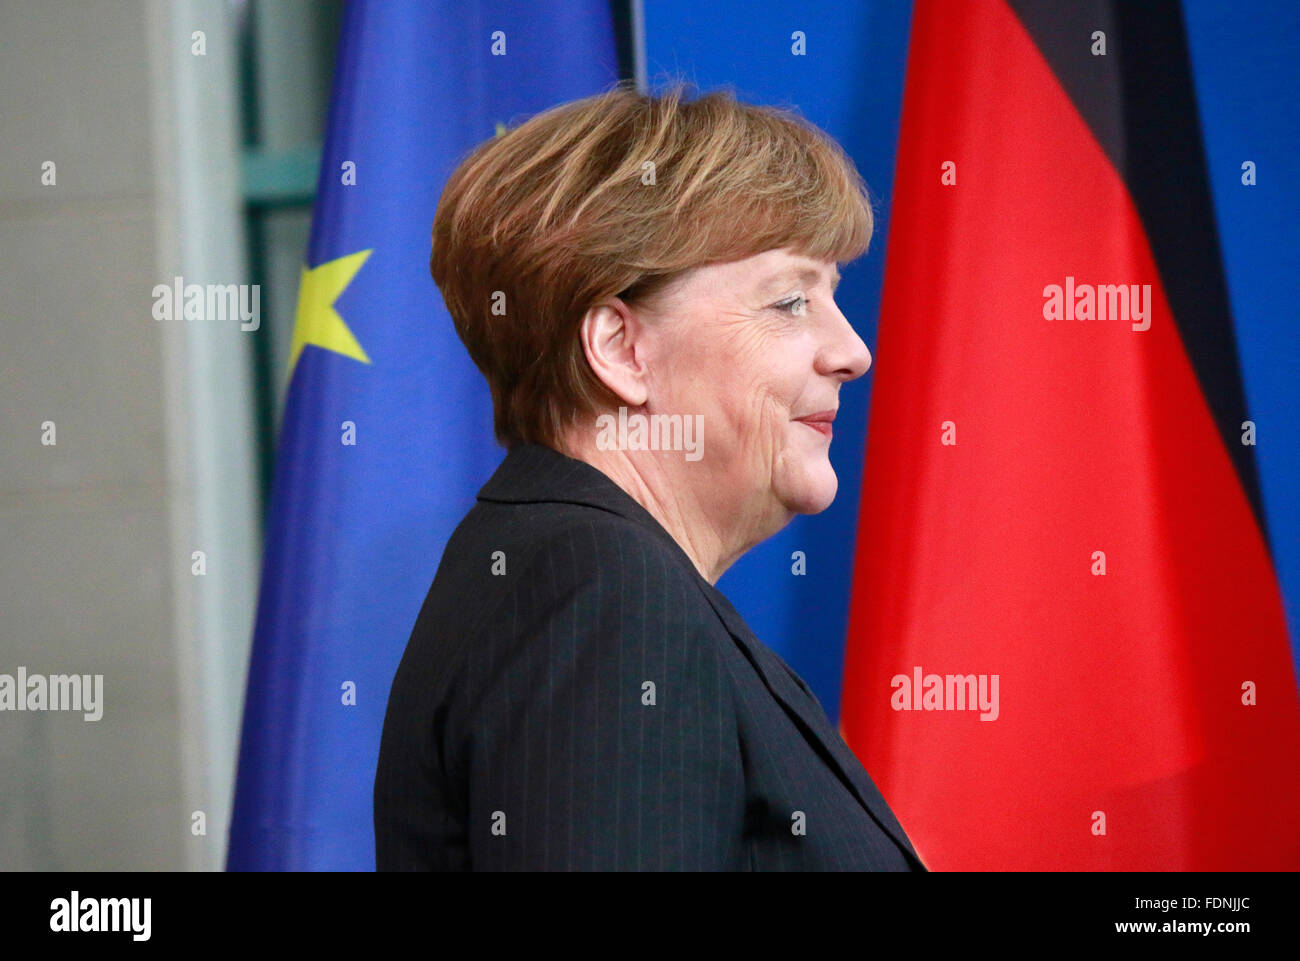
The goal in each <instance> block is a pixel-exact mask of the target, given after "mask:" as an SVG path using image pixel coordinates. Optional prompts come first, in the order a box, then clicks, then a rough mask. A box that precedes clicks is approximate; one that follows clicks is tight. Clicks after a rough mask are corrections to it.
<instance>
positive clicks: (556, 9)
mask: <svg viewBox="0 0 1300 961" xmlns="http://www.w3.org/2000/svg"><path fill="white" fill-rule="evenodd" d="M617 79H618V67H617V56H616V52H615V38H614V26H613V22H612V16H611V12H610V6H609V4H608V3H607V2H606V0H567V2H565V3H562V4H561V3H556V4H537V3H531V2H524V0H519V2H514V3H510V2H491V0H479V2H472V0H471V2H466V0H374V2H366V0H354V2H352V3H349V4H348V6H347V10H346V13H345V15H344V22H343V29H342V35H341V38H340V42H339V53H338V63H337V66H336V70H335V77H334V91H333V100H332V105H331V111H330V118H329V131H328V136H327V139H326V144H325V151H324V156H323V158H322V165H321V173H320V184H319V191H318V195H317V200H316V209H315V216H314V220H313V224H312V235H311V247H310V250H309V252H308V258H307V266H306V267H305V268H304V269H303V272H302V283H301V288H300V292H299V295H298V311H297V318H296V321H295V325H294V333H293V346H292V350H291V358H290V371H289V378H290V380H289V390H288V396H287V400H286V406H285V411H284V417H283V421H282V427H281V432H280V441H279V450H278V453H277V462H276V474H275V483H274V486H273V490H272V495H271V505H270V514H269V520H268V530H267V539H266V553H265V563H264V567H263V570H262V583H261V594H260V598H259V603H258V612H257V624H256V627H255V631H254V636H253V655H252V661H251V664H250V668H249V677H248V695H247V700H246V703H245V708H244V723H243V736H242V739H241V745H240V755H239V771H238V777H237V782H236V790H235V804H234V812H233V816H232V821H231V826H230V851H229V860H228V865H227V866H228V868H229V869H230V870H373V869H374V863H375V860H374V831H373V822H372V812H371V792H372V789H373V784H374V773H375V764H376V760H377V757H378V752H379V738H380V732H381V729H382V726H383V717H384V708H385V706H386V702H387V699H388V690H389V685H390V684H391V682H392V678H393V675H394V673H395V672H396V670H397V664H398V661H399V660H400V659H401V655H402V651H403V650H404V648H405V645H406V641H407V638H408V636H409V634H410V631H411V627H412V625H413V624H414V623H415V618H416V615H417V614H418V613H419V609H420V605H421V603H422V602H423V600H424V596H425V594H426V592H427V591H428V588H429V585H430V583H431V582H432V580H433V575H434V571H435V570H436V569H437V566H438V561H439V559H440V557H441V556H442V550H443V547H444V545H445V544H446V542H447V538H448V537H449V536H450V534H451V531H452V529H453V528H454V526H455V525H456V523H457V522H458V521H459V520H460V518H461V517H462V516H463V515H464V514H465V513H466V511H468V510H469V508H470V506H471V505H472V503H473V500H474V494H475V492H476V491H477V489H478V487H479V486H481V484H482V483H483V482H484V481H485V480H486V479H487V478H488V476H490V474H491V473H492V470H493V469H494V468H495V466H496V465H497V463H498V462H499V461H500V459H501V456H502V452H501V450H500V449H499V448H498V447H497V446H496V444H495V441H494V440H493V436H492V413H491V403H490V400H489V397H488V393H487V388H486V385H485V384H484V382H483V379H482V377H481V375H480V374H479V373H478V371H477V370H476V369H475V368H474V366H473V364H472V362H471V361H470V359H469V357H468V355H467V354H466V352H465V349H464V347H463V346H462V345H461V343H460V341H459V340H458V339H457V338H456V335H455V331H454V330H453V327H452V324H451V320H450V318H449V317H448V316H447V313H446V311H445V309H444V308H443V305H442V301H441V298H440V297H439V295H438V291H437V288H435V287H434V285H433V281H432V280H431V279H430V276H429V269H428V264H429V252H430V232H431V227H432V224H433V215H434V210H435V209H436V207H437V202H438V197H439V195H440V193H441V190H442V186H443V184H444V183H445V181H446V180H447V177H448V176H449V175H450V173H451V172H452V170H453V169H454V168H455V166H456V164H457V162H458V161H459V160H460V159H461V158H462V157H463V156H464V155H465V154H466V153H467V152H468V151H469V150H470V149H472V148H473V147H474V146H475V145H477V144H478V143H479V142H481V141H483V140H486V139H487V138H489V137H491V136H493V135H495V133H497V132H498V131H499V130H500V129H502V128H503V127H504V126H505V125H513V123H514V122H517V121H520V120H522V119H525V118H526V117H527V116H529V115H531V114H534V113H537V112H539V111H541V110H544V109H546V108H548V107H551V106H553V105H555V104H557V103H561V102H563V101H566V100H573V99H576V98H578V97H584V96H587V95H589V94H593V93H597V92H599V91H601V90H604V89H607V88H608V87H609V86H611V85H612V84H613V83H614V82H615V81H616V80H617ZM465 602H466V603H467V604H472V603H474V599H473V598H466V599H465Z"/></svg>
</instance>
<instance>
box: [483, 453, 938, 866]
mask: <svg viewBox="0 0 1300 961" xmlns="http://www.w3.org/2000/svg"><path fill="white" fill-rule="evenodd" d="M478 499H479V500H483V501H494V502H498V503H507V504H538V503H558V504H582V505H585V506H587V507H594V508H597V509H598V510H603V511H608V512H609V513H611V514H617V515H618V516H620V517H624V518H627V519H628V520H630V521H633V522H635V523H637V524H640V525H641V526H642V527H644V528H646V529H647V530H648V531H649V532H650V533H651V534H653V535H654V536H655V537H657V538H658V539H659V540H661V541H662V542H664V544H665V545H666V546H667V547H668V549H669V550H670V551H671V552H672V553H673V554H674V555H675V556H676V557H677V558H678V559H679V560H680V562H681V563H682V564H683V565H685V566H686V568H687V569H688V570H689V572H690V574H691V576H692V578H693V579H694V581H695V583H696V585H697V586H698V587H699V589H700V591H701V592H702V593H703V594H704V597H705V599H706V600H707V601H708V602H709V604H710V606H711V607H712V608H713V609H714V611H715V612H717V615H718V617H719V618H720V619H721V620H722V623H723V624H724V625H725V626H726V628H727V631H728V633H730V634H731V636H732V638H733V639H734V640H735V641H736V643H737V645H738V646H739V647H740V648H741V651H742V652H743V653H744V655H745V657H746V658H747V659H748V660H749V661H750V663H751V664H753V666H754V669H755V670H756V671H757V672H758V674H759V676H760V677H761V678H762V679H763V682H764V683H765V684H766V685H767V688H768V690H769V691H770V692H771V693H772V696H773V697H775V698H776V700H777V702H778V703H780V704H781V706H782V707H783V708H784V709H785V711H786V713H787V714H789V715H791V717H793V718H794V719H795V721H796V723H797V724H798V726H799V727H800V729H801V730H802V732H803V734H804V736H805V737H806V738H807V739H808V740H809V741H810V743H812V744H813V745H814V747H815V748H816V749H817V751H818V753H819V754H821V756H822V757H823V758H824V759H825V760H826V761H827V763H829V764H830V766H831V768H832V769H833V770H834V771H835V772H836V774H837V775H838V776H839V777H840V779H841V780H842V781H844V783H845V784H846V785H847V786H848V787H849V789H850V790H851V791H852V792H853V795H854V796H855V797H856V798H857V799H858V801H859V802H860V803H861V804H862V806H863V807H865V808H866V809H867V811H868V813H870V814H871V816H872V818H874V819H875V821H876V823H877V824H879V825H880V827H881V829H882V830H884V831H885V832H886V833H887V834H889V835H890V837H892V838H893V839H894V840H895V841H896V842H897V843H898V844H899V845H900V846H901V847H902V848H903V850H904V851H906V852H907V853H908V854H909V855H910V856H911V857H912V858H915V859H916V862H917V864H918V865H921V861H920V859H919V857H917V855H916V852H915V850H913V848H912V845H911V844H910V843H909V841H908V839H907V835H906V834H904V833H903V829H902V827H901V826H900V825H899V824H898V821H897V820H896V819H895V818H894V815H893V812H891V811H890V810H889V806H888V805H887V804H886V803H885V800H884V798H883V797H882V796H881V795H880V792H879V791H877V790H876V788H875V785H873V784H872V783H871V780H870V778H868V777H864V776H862V774H861V773H860V772H862V766H861V764H859V763H857V760H856V758H855V757H854V756H853V755H852V754H851V753H850V751H849V748H848V745H846V744H845V743H844V741H843V739H842V738H840V737H829V738H828V737H825V736H823V734H822V731H823V730H829V728H830V725H829V721H828V720H827V718H826V714H825V711H824V710H823V709H822V707H821V705H820V703H819V702H818V701H817V700H816V698H815V697H814V695H813V693H812V691H810V690H809V689H808V686H807V685H806V684H804V683H803V681H802V680H800V679H799V677H798V675H796V674H795V673H794V671H792V670H791V669H790V668H789V666H788V665H786V663H785V661H783V660H781V658H780V657H779V656H778V655H777V654H776V653H775V652H774V651H772V650H771V648H769V647H768V646H767V645H765V644H763V643H762V642H761V641H760V640H759V639H758V638H757V637H755V636H754V633H753V632H752V631H751V630H750V629H749V626H748V625H747V624H746V623H745V621H744V619H743V618H742V617H741V616H740V614H739V613H737V611H736V609H735V608H734V607H732V605H731V602H730V601H728V600H727V598H726V596H725V595H723V593H722V592H721V591H719V590H718V589H717V588H716V587H714V586H713V585H712V584H710V583H709V582H708V581H707V580H705V579H704V577H703V576H701V574H700V572H699V571H698V570H697V569H696V567H695V564H694V563H693V562H692V561H691V559H690V557H689V556H688V555H687V553H686V552H685V551H684V550H683V549H682V547H681V545H680V544H678V543H677V541H676V540H674V539H673V537H672V535H671V534H669V533H668V532H667V531H666V530H664V528H663V525H661V524H660V523H659V522H658V521H657V520H655V518H654V515H652V514H651V513H650V512H649V511H647V510H646V509H645V508H644V507H642V506H641V505H640V504H638V503H637V502H636V501H635V500H634V499H633V498H632V497H631V495H629V494H628V493H627V492H626V491H624V490H623V489H622V488H621V487H619V486H618V484H616V483H614V481H613V480H611V479H610V478H609V477H608V476H606V475H605V474H604V473H602V472H601V471H599V470H597V469H596V468H595V467H592V466H591V465H590V464H588V463H586V462H585V461H580V460H576V459H575V458H572V457H568V456H566V455H565V454H561V453H559V452H558V451H554V450H551V449H550V448H549V447H543V446H540V445H536V444H520V445H517V446H515V447H513V448H511V449H510V451H509V453H507V454H506V458H505V460H504V461H502V462H501V466H500V467H498V468H497V471H496V473H495V474H493V475H492V478H491V479H490V480H489V481H488V482H487V483H486V484H484V485H483V487H482V489H480V490H479V493H478ZM814 712H816V713H814ZM921 866H922V867H923V865H921Z"/></svg>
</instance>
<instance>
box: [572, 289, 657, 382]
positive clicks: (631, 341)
mask: <svg viewBox="0 0 1300 961" xmlns="http://www.w3.org/2000/svg"><path fill="white" fill-rule="evenodd" d="M645 333H646V324H645V322H644V321H643V320H642V319H641V318H640V317H639V316H638V315H637V312H636V311H635V310H634V309H633V308H632V307H630V306H628V304H627V303H626V302H625V301H622V300H620V299H619V298H617V297H613V298H610V299H609V300H606V301H602V302H601V303H599V304H597V305H596V306H595V307H592V308H591V309H590V310H588V311H587V313H586V316H584V317H583V318H582V326H581V328H579V332H578V336H579V337H580V338H581V339H582V350H583V353H584V354H586V355H587V363H588V364H590V365H591V369H592V372H593V373H594V374H595V375H596V376H597V377H598V378H599V379H600V382H601V383H602V384H604V385H605V386H606V387H608V388H609V389H610V390H611V391H613V392H614V395H615V396H617V397H618V398H619V399H620V400H622V401H623V402H624V403H625V404H627V406H628V407H640V406H642V405H643V404H645V402H646V399H647V397H648V396H649V392H650V388H649V384H648V383H647V376H646V373H647V372H646V365H645V340H644V338H645Z"/></svg>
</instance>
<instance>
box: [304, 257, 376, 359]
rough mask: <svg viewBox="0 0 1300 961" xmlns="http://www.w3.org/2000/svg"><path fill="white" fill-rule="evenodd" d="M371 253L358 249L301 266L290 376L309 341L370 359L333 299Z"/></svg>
mask: <svg viewBox="0 0 1300 961" xmlns="http://www.w3.org/2000/svg"><path fill="white" fill-rule="evenodd" d="M370 253H371V252H370V251H369V250H359V251H357V252H356V253H355V254H348V255H347V256H346V257H339V258H338V259H337V260H327V261H326V262H325V263H323V264H320V265H319V266H317V267H313V268H311V269H310V270H308V269H307V268H306V267H304V268H303V269H302V280H301V281H300V282H299V284H298V315H297V317H296V318H295V319H294V322H293V345H292V346H291V347H290V348H289V377H290V378H292V377H293V371H294V368H295V367H297V366H298V356H299V355H300V354H301V353H302V349H303V348H304V347H306V346H307V345H308V344H311V345H312V346H315V347H323V348H325V349H326V350H332V351H334V352H335V353H336V354H342V355H343V356H344V357H351V358H352V359H353V360H359V361H361V363H363V364H368V363H370V358H369V357H367V356H366V352H365V351H364V350H362V349H361V345H360V344H359V343H357V339H356V338H355V337H353V336H352V331H350V330H348V325H347V324H345V323H344V322H343V318H342V317H340V316H339V313H338V311H336V310H335V309H334V301H336V300H338V299H339V295H340V294H342V293H343V291H344V290H346V289H347V286H348V284H350V283H352V278H353V277H355V276H356V274H357V271H358V270H360V269H361V265H362V264H364V263H365V262H366V258H367V257H369V256H370Z"/></svg>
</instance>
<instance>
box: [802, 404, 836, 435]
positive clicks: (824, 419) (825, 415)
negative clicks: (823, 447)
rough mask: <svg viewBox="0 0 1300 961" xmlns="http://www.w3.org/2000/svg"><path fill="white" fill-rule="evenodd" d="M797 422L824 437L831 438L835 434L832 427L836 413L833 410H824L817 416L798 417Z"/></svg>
mask: <svg viewBox="0 0 1300 961" xmlns="http://www.w3.org/2000/svg"><path fill="white" fill-rule="evenodd" d="M795 420H797V421H798V422H799V423H801V424H805V425H807V426H808V427H811V428H812V429H813V430H815V431H817V433H819V434H821V435H822V436H824V437H830V436H831V435H832V434H833V433H834V430H833V428H832V427H831V424H832V423H833V422H834V421H835V411H833V410H823V411H820V412H818V413H816V414H809V415H808V416H807V417H796V418H795Z"/></svg>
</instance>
